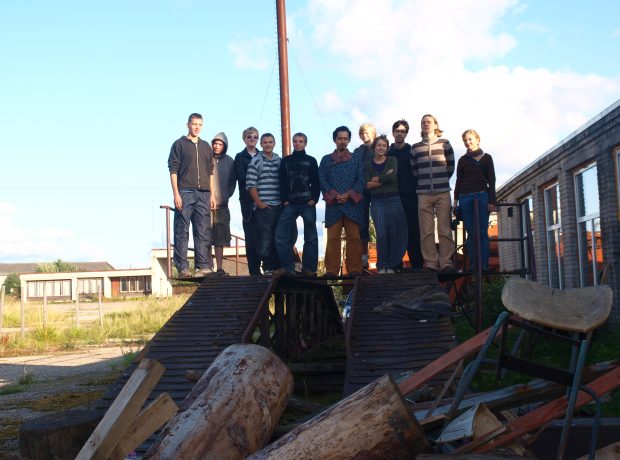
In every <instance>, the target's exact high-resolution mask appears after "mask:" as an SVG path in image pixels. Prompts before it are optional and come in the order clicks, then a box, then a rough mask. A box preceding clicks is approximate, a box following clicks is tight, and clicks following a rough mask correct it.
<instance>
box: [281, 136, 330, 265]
mask: <svg viewBox="0 0 620 460" xmlns="http://www.w3.org/2000/svg"><path fill="white" fill-rule="evenodd" d="M307 143H308V138H307V136H306V135H305V134H304V133H297V134H295V135H294V136H293V154H292V155H289V156H286V157H284V158H283V159H282V163H281V164H280V198H281V199H282V204H283V205H284V208H283V210H282V215H281V216H280V220H279V221H278V226H277V227H276V249H277V251H278V257H279V259H280V266H281V268H280V270H277V271H278V272H279V273H281V274H288V275H292V274H294V273H295V263H294V261H293V246H294V245H295V240H296V239H297V227H296V220H297V218H298V217H299V216H301V218H302V220H303V222H304V248H303V255H302V274H304V275H306V276H316V270H317V266H318V262H319V238H318V235H317V231H316V203H317V201H318V200H319V195H320V193H321V186H320V184H319V166H318V163H317V161H316V159H315V158H314V157H311V156H310V155H308V154H307V153H306V145H307Z"/></svg>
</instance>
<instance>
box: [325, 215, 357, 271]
mask: <svg viewBox="0 0 620 460" xmlns="http://www.w3.org/2000/svg"><path fill="white" fill-rule="evenodd" d="M343 228H344V232H345V235H346V236H345V241H346V263H345V264H346V272H347V273H352V272H358V273H361V272H362V240H361V239H360V229H359V225H358V224H357V223H356V222H355V221H353V220H351V219H347V218H346V217H342V218H341V219H340V220H339V221H338V222H336V223H335V224H333V225H331V226H329V227H327V244H326V247H325V271H326V272H328V273H333V274H334V275H338V274H339V273H340V262H341V252H342V229H343Z"/></svg>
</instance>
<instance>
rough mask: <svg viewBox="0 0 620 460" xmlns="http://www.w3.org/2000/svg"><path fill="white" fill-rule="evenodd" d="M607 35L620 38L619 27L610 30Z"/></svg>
mask: <svg viewBox="0 0 620 460" xmlns="http://www.w3.org/2000/svg"><path fill="white" fill-rule="evenodd" d="M609 35H610V36H611V37H613V38H620V28H619V29H614V30H612V31H611V34H609Z"/></svg>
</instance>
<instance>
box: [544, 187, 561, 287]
mask: <svg viewBox="0 0 620 460" xmlns="http://www.w3.org/2000/svg"><path fill="white" fill-rule="evenodd" d="M545 227H546V229H547V261H548V269H549V286H551V287H555V288H560V289H561V288H563V287H564V243H563V240H562V219H561V208H560V185H559V184H558V183H555V184H553V185H552V186H551V187H548V188H546V189H545Z"/></svg>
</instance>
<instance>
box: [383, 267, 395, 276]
mask: <svg viewBox="0 0 620 460" xmlns="http://www.w3.org/2000/svg"><path fill="white" fill-rule="evenodd" d="M383 270H384V271H383V273H385V274H386V275H393V274H394V273H396V272H395V271H394V270H392V269H391V268H384V269H383Z"/></svg>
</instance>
